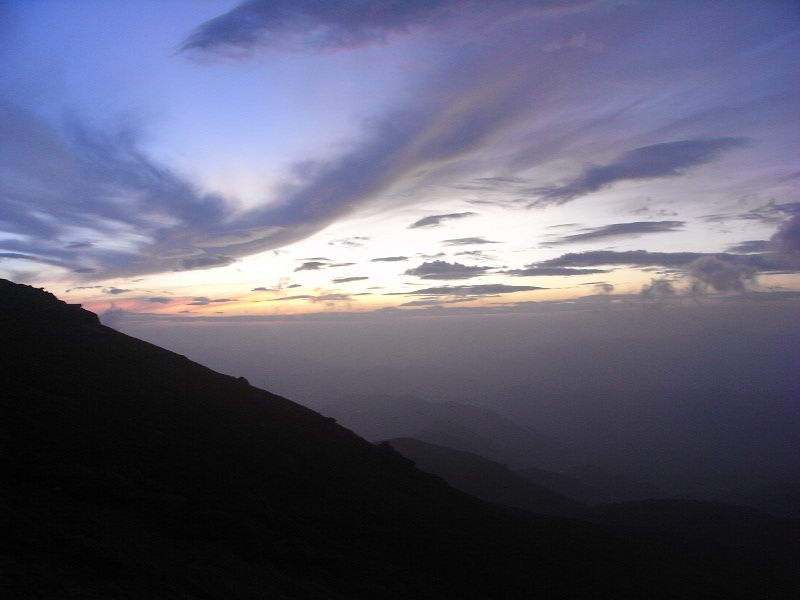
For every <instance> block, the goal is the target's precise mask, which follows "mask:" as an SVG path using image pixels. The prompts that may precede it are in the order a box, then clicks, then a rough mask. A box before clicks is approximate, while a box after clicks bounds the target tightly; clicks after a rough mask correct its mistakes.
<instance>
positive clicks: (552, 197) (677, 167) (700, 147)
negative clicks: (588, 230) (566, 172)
mask: <svg viewBox="0 0 800 600" xmlns="http://www.w3.org/2000/svg"><path fill="white" fill-rule="evenodd" d="M746 141H747V140H745V139H744V138H716V139H692V140H680V141H677V142H664V143H660V144H652V145H649V146H642V147H640V148H636V149H634V150H630V151H628V152H625V153H624V154H622V155H621V156H620V157H619V158H617V160H615V161H614V162H612V163H610V164H608V165H606V166H594V167H590V168H588V169H586V170H585V171H584V172H583V173H582V174H581V175H579V176H578V177H576V178H575V179H573V180H572V181H569V182H567V183H565V184H563V185H560V186H553V187H549V188H538V189H534V190H531V191H532V192H533V194H534V195H535V196H537V199H536V200H534V201H532V202H531V205H532V206H543V205H547V204H564V203H566V202H569V201H570V200H574V199H575V198H579V197H580V196H585V195H587V194H590V193H592V192H596V191H598V190H600V189H602V188H605V187H608V186H610V185H612V184H614V183H617V182H619V181H635V180H642V179H656V178H660V177H676V176H678V175H681V174H683V173H684V172H685V171H686V170H687V169H690V168H692V167H696V166H699V165H703V164H707V163H710V162H712V161H714V160H716V159H717V158H719V157H720V156H721V155H722V154H724V153H725V152H727V151H729V150H732V149H734V148H739V147H742V146H744V145H745V143H746Z"/></svg>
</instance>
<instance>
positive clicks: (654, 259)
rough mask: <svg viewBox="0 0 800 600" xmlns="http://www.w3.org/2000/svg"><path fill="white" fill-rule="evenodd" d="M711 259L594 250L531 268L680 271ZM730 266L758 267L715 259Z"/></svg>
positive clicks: (749, 258)
mask: <svg viewBox="0 0 800 600" xmlns="http://www.w3.org/2000/svg"><path fill="white" fill-rule="evenodd" d="M704 256H709V255H708V254H704V253H701V252H648V251H647V250H627V251H624V252H616V251H614V250H595V251H589V252H571V253H568V254H562V255H561V256H559V257H557V258H551V259H549V260H544V261H541V262H539V263H535V264H533V265H531V267H595V266H602V265H630V266H635V267H666V268H671V269H674V268H680V267H685V266H687V265H689V264H690V263H692V262H694V261H696V260H697V259H698V258H702V257H704ZM715 256H718V257H721V258H724V259H728V260H729V262H736V261H739V260H741V261H743V262H746V261H752V262H753V263H757V262H758V261H759V257H758V256H752V255H737V254H718V255H715Z"/></svg>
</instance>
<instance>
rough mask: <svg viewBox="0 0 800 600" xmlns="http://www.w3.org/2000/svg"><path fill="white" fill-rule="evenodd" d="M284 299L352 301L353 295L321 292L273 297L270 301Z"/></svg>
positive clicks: (331, 302) (320, 301)
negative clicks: (315, 294)
mask: <svg viewBox="0 0 800 600" xmlns="http://www.w3.org/2000/svg"><path fill="white" fill-rule="evenodd" d="M284 300H308V301H309V302H313V303H325V304H333V303H336V302H351V301H352V296H351V295H350V294H320V295H319V296H311V295H309V294H299V295H297V296H286V297H284V298H272V299H271V300H269V302H282V301H284Z"/></svg>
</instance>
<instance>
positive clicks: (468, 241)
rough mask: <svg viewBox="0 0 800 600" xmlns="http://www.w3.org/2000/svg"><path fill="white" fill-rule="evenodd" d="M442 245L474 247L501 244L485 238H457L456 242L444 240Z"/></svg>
mask: <svg viewBox="0 0 800 600" xmlns="http://www.w3.org/2000/svg"><path fill="white" fill-rule="evenodd" d="M442 243H443V244H445V245H447V246H472V245H473V244H497V243H499V242H493V241H491V240H487V239H486V238H484V237H465V238H456V239H454V240H444V242H442Z"/></svg>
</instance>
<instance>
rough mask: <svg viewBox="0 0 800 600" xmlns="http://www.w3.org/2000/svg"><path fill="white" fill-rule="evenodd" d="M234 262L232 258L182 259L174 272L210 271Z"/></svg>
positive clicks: (220, 256) (217, 256)
mask: <svg viewBox="0 0 800 600" xmlns="http://www.w3.org/2000/svg"><path fill="white" fill-rule="evenodd" d="M235 262H236V259H235V258H233V257H232V256H222V255H219V254H218V255H216V256H197V257H194V258H183V259H181V260H180V262H179V263H178V266H177V267H176V268H175V269H174V270H175V271H196V270H203V269H212V268H214V267H227V266H228V265H231V264H233V263H235Z"/></svg>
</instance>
